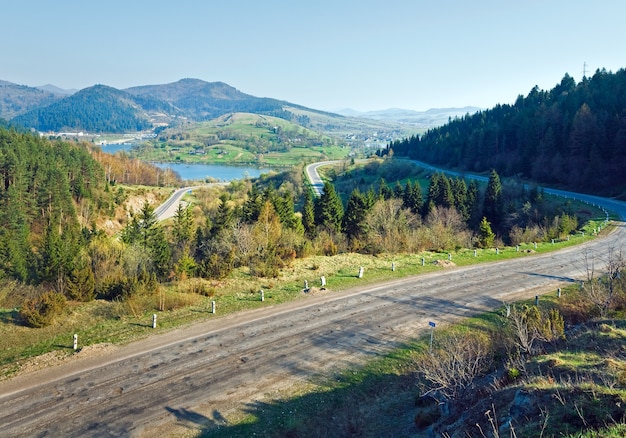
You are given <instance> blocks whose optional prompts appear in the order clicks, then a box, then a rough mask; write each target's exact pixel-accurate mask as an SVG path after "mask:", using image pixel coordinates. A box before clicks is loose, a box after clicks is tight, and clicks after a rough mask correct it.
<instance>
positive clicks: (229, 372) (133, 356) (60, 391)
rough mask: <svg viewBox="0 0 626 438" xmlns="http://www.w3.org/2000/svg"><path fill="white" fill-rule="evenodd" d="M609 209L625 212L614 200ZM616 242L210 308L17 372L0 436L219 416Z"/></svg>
mask: <svg viewBox="0 0 626 438" xmlns="http://www.w3.org/2000/svg"><path fill="white" fill-rule="evenodd" d="M616 205H617V208H619V209H620V214H621V215H622V217H625V216H626V206H625V205H626V204H624V203H617V204H616ZM625 241H626V229H625V228H624V224H623V223H619V224H618V226H617V227H616V229H615V230H614V231H613V232H612V233H611V234H609V235H607V236H604V237H602V238H599V239H596V240H594V241H592V242H589V243H587V244H585V245H582V246H579V247H575V248H569V249H566V250H563V251H560V252H558V253H552V254H548V255H543V256H539V255H530V256H528V257H525V258H521V259H516V260H510V261H505V262H496V263H490V264H483V265H476V266H470V267H463V268H453V269H449V270H446V271H444V272H437V273H431V274H427V275H422V276H418V277H412V278H406V279H400V280H397V281H393V282H389V283H385V284H381V285H376V286H367V287H362V288H355V289H352V290H349V291H344V292H332V291H331V290H329V291H328V292H326V293H324V294H321V295H315V296H306V297H304V298H303V299H301V300H298V301H295V302H291V303H287V304H284V305H280V306H268V307H264V308H262V309H258V310H255V311H249V312H243V313H240V314H236V315H230V316H225V317H219V316H218V315H216V316H215V317H214V318H212V319H210V320H209V321H208V322H206V323H202V324H196V325H193V326H189V327H186V328H181V329H177V330H173V331H171V332H168V333H165V334H163V335H159V336H154V337H151V338H148V339H146V340H142V341H138V342H135V343H133V344H130V345H127V346H124V347H119V348H115V349H113V350H106V351H104V352H102V354H100V355H97V356H89V357H86V358H77V359H76V360H73V361H71V362H69V363H66V364H63V365H60V366H57V367H53V368H48V369H44V370H40V371H37V372H33V373H30V374H27V375H23V376H18V377H16V378H14V379H11V380H8V381H5V382H2V383H0V436H29V437H30V436H41V437H43V436H50V437H58V436H64V437H84V436H112V437H113V436H156V435H163V436H166V435H168V434H169V433H172V432H173V431H176V429H175V428H176V425H179V426H180V427H183V428H184V427H198V424H202V423H206V422H211V421H213V422H216V423H219V422H220V421H222V418H223V416H224V414H225V413H227V412H228V410H229V409H231V408H232V407H233V406H234V405H235V404H236V403H241V402H244V403H246V402H254V401H256V400H262V399H263V397H264V396H265V395H266V394H267V393H268V392H270V391H273V390H275V389H276V388H279V387H280V388H284V387H286V386H287V385H290V384H292V383H294V382H298V381H302V380H303V379H306V378H307V377H309V376H311V375H313V374H316V373H320V372H328V371H331V370H333V369H339V368H342V367H346V366H350V365H353V364H357V363H360V362H362V361H364V360H367V359H368V358H373V357H376V356H378V355H380V354H382V353H384V352H387V351H389V350H390V349H392V348H394V347H396V346H398V345H399V344H402V343H403V342H404V341H406V340H407V339H409V338H411V337H413V336H415V335H417V334H419V333H420V332H423V331H425V330H427V328H428V322H429V321H434V322H436V323H437V324H438V326H439V325H440V324H444V323H447V322H451V321H454V320H455V319H457V318H459V317H463V316H467V315H470V314H475V313H477V312H481V311H484V310H488V309H493V308H494V307H496V306H498V305H500V304H501V303H502V302H503V301H505V302H510V301H513V300H515V299H518V298H521V297H532V296H534V295H535V294H541V293H544V292H548V291H552V292H554V291H555V290H556V288H557V287H559V286H560V285H563V284H567V283H572V282H574V281H576V279H580V278H582V276H583V263H582V253H583V251H586V250H587V251H595V252H596V253H597V254H602V253H604V252H606V248H607V247H608V246H614V247H617V246H620V245H623V244H624V242H625ZM416 263H418V261H417V260H416ZM596 267H597V265H596ZM331 281H332V279H329V286H330V287H331V288H332V283H331ZM78 356H80V355H78ZM178 432H180V430H178Z"/></svg>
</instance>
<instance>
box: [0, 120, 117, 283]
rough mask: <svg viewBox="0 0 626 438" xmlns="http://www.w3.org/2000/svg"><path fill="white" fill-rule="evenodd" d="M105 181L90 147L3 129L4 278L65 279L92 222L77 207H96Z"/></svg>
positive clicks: (0, 266)
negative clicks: (85, 218) (79, 212)
mask: <svg viewBox="0 0 626 438" xmlns="http://www.w3.org/2000/svg"><path fill="white" fill-rule="evenodd" d="M104 184H105V178H104V171H103V169H102V167H101V166H100V165H99V164H98V163H97V162H96V161H95V160H94V159H93V158H92V157H91V155H90V154H89V152H88V151H87V149H86V148H84V147H82V146H80V145H75V144H70V143H65V142H58V141H57V142H50V141H48V140H45V139H41V138H39V136H35V135H32V134H28V133H19V132H17V131H15V130H8V129H4V128H0V223H2V228H0V278H4V277H9V278H15V279H18V280H21V281H25V282H35V283H42V282H43V283H55V284H56V283H58V282H63V281H64V279H65V278H66V276H67V274H68V272H70V271H71V270H72V269H74V268H75V267H76V263H77V262H78V260H79V254H80V248H81V247H82V246H83V242H84V239H85V234H84V229H86V228H88V227H89V226H90V225H91V224H84V223H81V219H79V215H78V214H77V211H76V210H77V207H80V209H81V210H82V211H92V212H93V211H95V210H97V208H98V206H99V204H100V202H101V201H102V198H101V196H102V193H103V190H104V189H105V187H104ZM84 217H85V216H84V215H83V216H82V218H83V219H84ZM83 222H84V221H83Z"/></svg>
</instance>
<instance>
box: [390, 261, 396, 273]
mask: <svg viewBox="0 0 626 438" xmlns="http://www.w3.org/2000/svg"><path fill="white" fill-rule="evenodd" d="M395 270H396V264H395V263H394V262H391V271H392V272H393V271H395Z"/></svg>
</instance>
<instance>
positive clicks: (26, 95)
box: [0, 80, 61, 120]
mask: <svg viewBox="0 0 626 438" xmlns="http://www.w3.org/2000/svg"><path fill="white" fill-rule="evenodd" d="M60 98H61V97H60V96H58V95H55V94H54V93H51V92H49V91H47V90H42V89H39V88H33V87H28V86H26V85H18V84H13V83H11V82H7V81H1V80H0V118H3V119H6V120H9V119H12V118H13V117H15V116H18V115H20V114H24V113H26V112H28V111H31V110H33V109H35V108H42V107H46V106H48V105H50V104H52V103H54V102H56V101H58V100H59V99H60Z"/></svg>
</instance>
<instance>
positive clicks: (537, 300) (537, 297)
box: [535, 295, 539, 306]
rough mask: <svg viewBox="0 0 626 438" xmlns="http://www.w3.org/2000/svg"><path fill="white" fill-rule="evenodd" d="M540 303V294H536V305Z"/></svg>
mask: <svg viewBox="0 0 626 438" xmlns="http://www.w3.org/2000/svg"><path fill="white" fill-rule="evenodd" d="M538 305H539V295H535V306H538Z"/></svg>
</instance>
